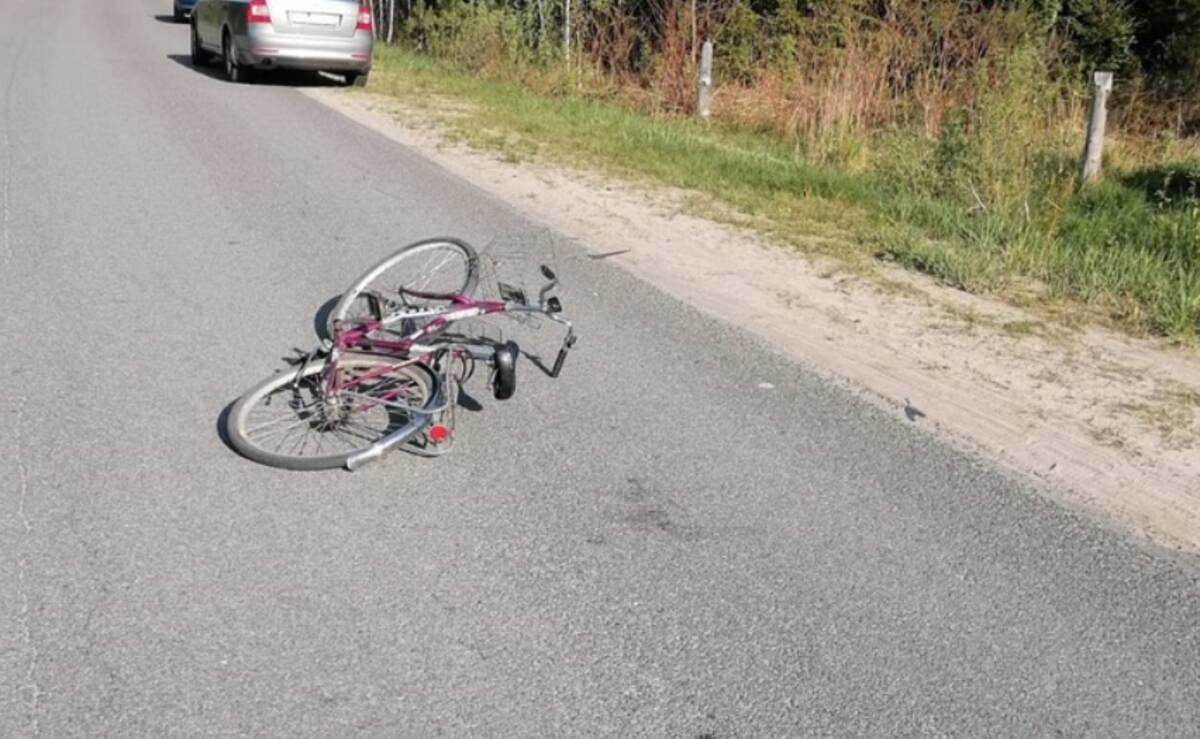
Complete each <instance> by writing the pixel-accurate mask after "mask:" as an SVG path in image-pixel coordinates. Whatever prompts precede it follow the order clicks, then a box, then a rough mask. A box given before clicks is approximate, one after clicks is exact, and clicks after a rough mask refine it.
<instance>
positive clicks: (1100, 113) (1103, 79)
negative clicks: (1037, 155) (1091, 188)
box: [1080, 72, 1113, 185]
mask: <svg viewBox="0 0 1200 739" xmlns="http://www.w3.org/2000/svg"><path fill="white" fill-rule="evenodd" d="M1112 86H1113V76H1112V72H1095V73H1093V74H1092V107H1091V115H1090V116H1089V117H1088V128H1087V143H1086V144H1085V146H1084V149H1083V174H1082V176H1081V177H1080V184H1081V185H1086V184H1087V183H1089V182H1091V181H1092V180H1094V179H1096V178H1097V177H1098V176H1099V175H1100V163H1101V160H1102V158H1103V155H1104V128H1105V126H1106V125H1107V124H1108V93H1110V92H1112Z"/></svg>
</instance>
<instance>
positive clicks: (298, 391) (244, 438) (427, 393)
mask: <svg viewBox="0 0 1200 739" xmlns="http://www.w3.org/2000/svg"><path fill="white" fill-rule="evenodd" d="M326 362H327V360H324V359H321V360H315V361H313V362H310V363H309V364H308V365H307V366H305V367H300V368H297V369H295V370H289V371H287V372H281V373H278V374H276V375H273V376H272V377H269V378H267V379H266V380H263V381H262V382H260V383H259V384H257V385H256V386H254V387H253V388H251V389H250V390H249V391H247V392H246V393H245V394H244V395H243V396H242V397H241V398H239V399H238V400H237V402H236V403H234V405H233V408H232V409H231V410H230V412H229V416H228V418H227V419H226V427H225V430H226V432H227V434H228V437H229V441H230V443H231V444H232V446H233V448H234V449H235V450H237V452H238V453H239V454H241V455H242V456H244V457H246V458H247V459H250V460H253V461H255V462H258V463H260V464H265V465H268V466H271V467H279V468H282V469H289V470H324V469H334V468H337V467H345V466H346V464H347V461H348V460H349V459H350V457H351V456H353V455H354V454H356V453H358V452H360V451H362V450H364V449H366V448H368V447H370V446H371V444H373V443H374V442H376V441H378V440H379V439H381V438H383V437H385V436H390V435H392V434H393V433H396V432H401V431H402V432H404V433H407V434H408V436H409V437H410V438H411V437H412V436H415V435H416V434H418V433H419V432H420V431H421V430H422V429H424V428H425V426H426V425H428V424H429V422H430V418H431V415H430V414H431V413H432V412H433V410H434V406H435V405H436V403H437V398H438V391H439V388H438V378H437V376H436V374H435V373H434V372H433V371H431V370H430V369H429V368H428V367H425V366H424V365H421V364H415V363H414V364H408V365H404V366H402V367H397V368H396V370H395V371H394V372H391V373H386V374H384V375H381V376H380V378H374V379H373V380H372V382H375V381H377V382H378V384H377V385H376V386H375V387H374V388H366V390H367V391H368V393H369V392H370V391H372V390H374V391H376V392H378V391H379V389H380V388H382V387H386V383H387V382H392V383H394V384H395V385H397V386H398V385H399V384H401V383H407V384H408V386H409V387H415V388H418V389H419V391H420V394H421V398H420V400H419V401H417V402H416V403H414V405H413V407H411V409H410V410H401V409H399V408H397V407H395V405H396V404H395V403H394V401H393V402H392V404H391V405H385V404H384V403H385V402H386V401H378V402H377V403H376V404H375V405H374V406H373V407H372V408H371V409H370V410H381V411H382V414H383V415H382V416H380V414H379V413H375V414H373V415H372V417H371V419H370V420H371V423H368V422H367V420H366V418H365V416H364V415H358V416H353V418H354V419H355V422H354V425H353V426H351V425H350V424H349V423H347V422H345V421H342V422H341V424H342V425H339V424H338V423H335V422H331V421H329V420H327V419H328V416H327V413H326V411H325V409H324V405H323V404H322V405H321V406H319V407H318V406H317V405H316V404H317V403H318V402H319V401H318V400H316V398H317V397H318V396H317V393H318V392H319V383H320V382H321V380H322V378H323V374H322V373H323V371H324V369H325V365H326ZM390 364H395V360H394V359H389V358H387V357H380V356H373V355H367V354H345V355H342V357H340V358H339V360H338V369H339V371H341V370H346V371H353V370H355V369H362V370H367V369H377V368H379V367H381V366H385V365H390ZM306 381H308V382H306ZM291 385H295V387H291V388H289V386H291ZM281 392H282V393H284V395H283V396H282V397H283V398H284V399H285V402H287V403H288V406H287V408H286V409H283V410H277V411H275V412H274V413H275V415H277V416H278V419H277V420H270V421H263V420H262V419H261V417H260V418H258V419H256V420H255V421H254V425H253V426H252V425H251V419H252V418H253V417H254V414H255V411H256V410H260V409H261V408H265V407H267V406H270V405H271V401H270V400H266V402H265V403H263V402H262V401H264V399H268V398H272V397H276V394H278V393H281ZM289 392H290V393H291V396H292V397H291V398H290V399H288V398H287V395H286V394H287V393H289ZM305 393H308V394H309V395H310V396H311V397H312V398H313V401H312V403H309V404H303V399H304V394H305ZM297 400H299V401H301V405H300V406H299V407H297V405H296V401H297ZM260 404H261V405H260ZM287 409H290V410H292V411H294V415H293V416H292V417H291V418H289V417H288V413H287ZM346 412H357V411H347V410H346V409H343V413H346ZM348 418H349V416H348ZM272 427H274V429H275V430H274V431H271V432H269V433H268V434H258V435H257V438H256V433H255V432H257V431H262V430H264V429H268V428H272ZM305 427H307V428H305ZM297 429H299V432H300V434H301V437H300V438H301V440H300V441H295V440H294V439H293V437H292V435H293V434H294V433H295V432H296V430H297ZM314 432H315V433H316V434H318V436H317V437H315V438H316V448H315V450H314V451H315V452H316V454H315V455H314V456H305V455H304V454H303V452H304V451H305V450H306V449H307V443H308V439H310V438H313V437H312V436H311V435H312V433H314ZM279 434H284V436H283V438H281V439H279V441H278V443H276V444H274V447H275V448H274V449H269V448H267V445H266V444H265V442H266V440H267V439H269V438H271V437H272V436H278V435H279ZM320 434H325V435H326V436H319V435H320ZM339 440H340V441H341V442H342V444H341V446H342V447H343V448H341V449H338V450H336V451H333V452H332V453H329V454H321V451H322V450H323V442H325V441H328V442H329V443H331V444H333V443H336V442H337V441H339ZM348 441H349V443H347V442H348ZM360 442H361V443H360ZM285 450H290V451H285Z"/></svg>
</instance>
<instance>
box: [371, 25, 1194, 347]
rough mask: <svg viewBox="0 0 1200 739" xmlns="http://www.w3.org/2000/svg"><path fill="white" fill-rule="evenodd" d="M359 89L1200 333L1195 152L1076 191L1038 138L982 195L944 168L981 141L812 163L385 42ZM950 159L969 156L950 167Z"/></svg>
mask: <svg viewBox="0 0 1200 739" xmlns="http://www.w3.org/2000/svg"><path fill="white" fill-rule="evenodd" d="M371 87H372V90H373V91H374V92H380V93H385V94H389V95H393V96H395V97H397V98H400V99H401V100H402V101H403V102H404V103H405V104H406V105H408V106H411V107H416V108H423V109H425V110H427V111H428V112H429V114H430V116H431V118H433V119H434V120H436V121H438V124H439V125H440V126H441V127H443V128H444V129H445V130H447V131H448V132H450V133H451V134H452V135H453V136H456V137H458V138H460V139H462V140H464V141H466V142H467V143H469V144H471V145H473V146H477V147H481V148H485V149H489V150H493V151H498V152H500V153H501V154H502V156H504V157H505V158H506V159H507V160H509V161H519V160H522V159H527V158H532V157H543V158H548V159H551V160H553V161H558V162H562V163H565V164H568V165H573V166H579V167H587V168H597V169H600V170H603V171H605V172H607V173H610V174H614V175H618V176H621V177H625V178H629V179H631V180H634V181H640V182H646V183H650V184H655V185H665V186H670V187H676V188H682V189H684V190H686V191H689V192H690V193H692V197H690V198H689V199H688V202H689V203H690V204H691V207H692V208H693V209H696V210H698V211H700V212H701V213H702V214H708V215H713V216H715V217H719V218H723V219H725V220H735V221H737V222H739V223H743V224H749V225H751V226H753V227H755V228H757V229H759V230H761V231H763V232H765V233H767V234H769V235H770V236H772V237H774V238H776V239H778V240H782V241H785V242H788V243H791V244H793V245H795V246H797V247H799V248H801V249H804V250H806V251H810V252H819V253H823V254H828V255H832V256H835V257H837V258H839V259H841V260H843V261H844V262H845V263H847V264H848V265H850V266H852V267H854V268H857V269H869V267H870V265H871V264H872V263H873V262H874V260H878V259H883V260H888V261H893V262H896V263H899V264H902V265H905V266H907V267H910V268H912V269H916V270H920V271H923V272H926V273H928V274H931V275H933V276H935V277H936V278H938V279H940V280H942V281H944V282H946V283H948V284H951V285H954V286H956V287H959V288H962V289H964V290H969V291H972V292H980V293H997V294H1001V295H1003V296H1005V297H1009V298H1011V299H1015V300H1018V301H1020V302H1023V303H1024V304H1026V305H1030V306H1034V307H1037V306H1044V307H1051V308H1053V310H1052V311H1051V313H1052V314H1053V315H1056V316H1063V315H1074V316H1079V315H1086V316H1087V317H1088V318H1089V319H1090V318H1092V317H1099V318H1100V319H1106V318H1107V319H1109V320H1112V321H1114V322H1115V323H1117V324H1119V325H1121V326H1123V327H1125V328H1127V329H1129V330H1131V331H1134V332H1149V333H1153V334H1158V335H1164V336H1170V337H1172V338H1174V339H1177V340H1179V341H1183V342H1191V341H1193V340H1194V339H1195V338H1196V336H1197V334H1198V333H1200V163H1197V162H1195V161H1186V160H1185V161H1180V162H1169V163H1157V164H1152V165H1151V166H1142V167H1140V168H1132V167H1130V168H1126V169H1122V168H1120V167H1119V166H1111V165H1110V171H1109V176H1108V178H1107V179H1106V180H1105V181H1104V182H1103V183H1101V184H1100V185H1097V186H1094V187H1091V188H1088V189H1087V190H1086V191H1085V192H1083V193H1082V194H1075V193H1074V190H1073V187H1072V186H1071V184H1072V183H1071V175H1070V174H1069V173H1070V172H1073V166H1074V164H1073V161H1072V159H1071V156H1072V155H1071V153H1070V152H1069V151H1063V150H1061V149H1053V148H1051V147H1047V151H1046V152H1044V155H1042V154H1039V157H1038V158H1037V159H1036V162H1037V167H1035V168H1033V169H1032V170H1029V171H1026V168H1022V170H1021V171H1020V172H1012V173H1010V176H1011V177H1012V178H1014V179H1017V178H1018V175H1019V178H1020V180H1021V182H1022V183H1025V184H1023V185H1022V187H1023V188H1024V189H1017V190H1014V191H1013V192H1014V193H1015V194H1009V195H1006V198H1005V202H1007V203H1008V204H1007V205H1004V204H1003V203H1002V202H1000V201H999V196H995V197H996V199H997V202H994V203H991V204H990V207H989V204H988V203H986V202H985V200H984V197H983V196H981V194H980V192H978V191H976V190H975V188H974V186H973V185H971V184H969V183H970V182H972V180H969V179H961V178H960V179H961V182H964V183H968V184H965V185H962V186H958V185H956V184H955V183H957V182H959V181H960V180H956V179H955V178H956V177H957V176H959V175H958V174H957V173H960V172H963V171H968V172H974V171H977V170H979V169H981V167H980V165H979V163H978V161H977V160H978V156H979V155H978V153H977V152H976V153H975V154H972V152H974V151H975V150H974V149H971V148H970V147H969V146H958V143H957V142H955V141H952V142H951V144H947V143H946V141H942V142H929V141H925V140H923V139H921V138H920V137H916V136H913V135H906V134H904V132H888V133H885V134H880V135H879V136H878V137H877V139H876V140H875V141H874V142H873V144H872V145H873V147H874V149H875V155H874V160H875V161H878V162H881V163H884V164H881V165H880V166H876V167H869V168H865V169H864V168H861V167H860V168H857V169H854V168H849V167H845V166H838V165H837V164H836V163H832V164H821V163H817V162H814V161H812V160H810V159H808V158H806V157H805V154H804V151H805V149H806V148H809V147H806V146H804V145H802V144H801V143H799V142H796V141H788V140H785V139H782V138H780V137H778V136H776V135H775V134H773V133H772V132H770V131H764V130H747V129H745V128H741V129H739V128H736V127H733V126H730V125H725V124H721V123H719V122H717V123H712V124H702V123H699V122H696V121H693V120H691V119H688V118H684V117H680V116H665V115H654V114H650V113H647V112H644V111H640V110H637V109H635V108H634V107H632V106H630V105H628V104H626V103H625V102H623V101H622V100H621V99H620V98H617V97H615V96H612V95H602V94H598V93H593V94H587V93H586V92H580V91H578V90H579V86H576V87H572V86H570V85H559V86H558V88H557V92H551V93H541V92H537V91H534V90H533V89H531V88H530V87H529V86H527V85H524V84H522V83H521V82H519V81H515V80H513V79H497V78H495V77H487V76H484V75H479V74H474V73H468V72H467V71H465V70H463V69H460V68H457V67H455V66H453V65H451V64H448V63H445V62H442V61H438V60H435V59H431V58H429V57H427V56H422V55H419V54H416V53H413V52H411V51H407V50H404V49H401V48H395V47H382V48H381V47H377V51H376V59H375V62H374V71H373V73H372V84H371ZM564 88H565V89H567V90H572V92H563V91H562V90H563V89H564ZM955 147H957V148H955ZM982 150H983V151H986V150H987V149H986V148H984V149H982ZM964 152H965V153H964ZM971 156H975V157H976V161H974V162H972V161H970V157H971ZM953 157H958V158H959V159H962V160H964V161H966V162H967V165H969V166H966V165H963V164H961V163H960V162H956V161H951V165H953V166H950V165H947V164H946V162H947V161H949V160H952V159H953ZM988 162H990V160H988ZM988 162H985V163H988ZM884 165H886V166H884ZM983 169H986V168H983ZM1064 172H1067V173H1068V174H1066V175H1064ZM1003 174H1004V173H1001V175H1003ZM1001 175H994V176H993V181H1002V176H1001ZM997 191H999V190H998V189H997V188H993V189H992V190H986V191H985V195H986V196H988V197H991V196H992V193H993V192H997Z"/></svg>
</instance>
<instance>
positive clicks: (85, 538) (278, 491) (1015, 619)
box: [0, 0, 1200, 737]
mask: <svg viewBox="0 0 1200 739" xmlns="http://www.w3.org/2000/svg"><path fill="white" fill-rule="evenodd" d="M168 12H169V4H168V3H166V2H165V0H160V1H159V2H153V3H151V2H148V1H147V0H110V1H108V2H94V1H92V0H86V1H85V0H58V1H56V2H46V1H45V0H4V2H3V3H2V4H0V94H2V95H3V98H2V105H3V108H2V112H0V147H2V148H0V167H3V171H2V172H0V188H2V190H3V192H2V197H3V214H2V216H0V218H2V219H3V220H2V228H3V234H2V236H0V238H2V243H0V336H2V337H3V342H2V345H0V377H2V378H3V385H2V386H0V421H2V422H0V451H2V452H3V463H2V464H0V527H2V528H0V535H2V540H0V655H3V658H2V660H0V736H5V737H17V736H36V735H41V736H53V737H68V736H81V737H101V736H111V737H128V736H155V737H165V736H176V735H178V736H214V735H221V736H235V735H249V736H287V737H296V736H325V737H335V736H352V735H365V736H371V735H373V736H418V737H423V736H431V735H441V734H444V735H457V736H464V735H479V736H568V735H573V736H620V737H628V736H654V737H668V736H669V737H701V736H712V737H735V736H805V735H877V736H898V735H924V734H935V733H936V734H953V735H964V736H984V735H989V736H999V735H1010V736H1029V735H1039V736H1049V735H1054V736H1117V737H1127V736H1155V735H1157V736H1174V737H1179V736H1185V735H1197V734H1198V733H1200V729H1198V728H1197V727H1200V585H1198V584H1197V580H1196V577H1195V574H1194V572H1195V571H1194V570H1190V569H1188V568H1187V567H1186V566H1184V565H1181V564H1179V563H1178V562H1176V561H1172V560H1169V559H1167V558H1164V557H1161V556H1159V555H1158V554H1156V553H1155V552H1153V551H1151V550H1148V549H1145V548H1142V547H1139V546H1135V545H1133V544H1131V543H1129V542H1128V541H1126V540H1125V539H1123V538H1122V537H1121V536H1120V535H1118V534H1115V533H1113V532H1111V531H1109V530H1107V529H1105V528H1103V527H1101V526H1099V525H1097V524H1095V523H1094V522H1091V521H1089V520H1087V519H1085V518H1081V517H1080V516H1078V515H1076V514H1073V513H1070V512H1068V511H1066V510H1064V509H1062V508H1060V507H1059V506H1057V505H1055V504H1053V503H1051V502H1048V501H1047V500H1046V499H1045V498H1044V497H1042V496H1040V495H1038V494H1037V493H1035V492H1034V491H1031V490H1028V489H1025V488H1023V487H1022V486H1021V485H1020V484H1018V483H1016V482H1013V481H1011V480H1010V479H1008V478H1006V477H1005V476H1004V475H1002V474H1000V473H999V472H997V471H996V470H993V469H991V468H989V467H988V466H987V465H985V464H983V463H981V462H979V461H977V460H973V459H971V458H969V457H967V456H964V455H962V454H959V453H957V452H955V451H953V450H952V449H950V448H948V447H946V446H944V445H941V444H939V443H938V442H936V441H935V440H934V439H933V438H932V437H930V436H928V435H925V434H922V433H920V432H918V431H917V430H915V429H914V428H913V427H912V426H911V425H905V423H904V422H903V421H900V420H896V419H893V418H891V417H888V416H886V415H885V414H883V413H880V412H878V411H876V410H874V409H873V408H872V407H870V406H868V405H867V404H865V403H863V402H861V401H859V400H856V399H855V398H854V397H853V396H852V395H851V394H849V393H847V392H845V391H844V390H841V389H839V388H837V387H833V386H831V385H829V384H827V383H825V382H823V381H821V380H819V379H817V378H815V377H812V376H810V375H808V374H806V373H805V372H803V371H802V370H800V369H799V368H797V367H795V366H793V365H791V364H789V363H788V362H786V361H784V360H783V359H781V358H779V357H777V356H776V355H774V354H772V353H771V351H770V350H769V349H768V348H767V347H764V346H762V345H761V344H759V343H757V342H756V341H754V340H752V339H751V338H749V337H748V336H746V335H745V334H742V333H740V332H738V331H736V330H733V329H730V328H727V327H723V326H721V325H718V324H716V323H714V322H712V321H710V320H707V319H705V318H704V317H702V316H700V315H699V314H697V313H696V312H694V311H692V310H690V309H688V308H687V307H685V306H684V305H681V304H679V303H677V302H674V301H672V300H670V299H668V298H666V297H664V296H663V295H662V294H660V293H658V292H656V291H655V290H654V289H652V288H651V287H649V286H647V285H644V284H641V283H639V282H637V281H635V280H634V279H633V278H631V277H630V276H628V275H626V274H624V273H622V272H620V271H618V270H617V269H615V268H612V267H611V266H610V265H607V264H606V263H604V262H603V261H590V260H568V265H569V266H568V268H564V272H566V274H565V275H564V277H565V279H566V281H567V282H568V284H569V285H570V286H571V289H570V290H568V291H567V292H566V293H565V294H564V302H565V303H566V305H567V308H568V310H569V311H570V312H571V313H573V314H574V315H575V316H576V317H577V318H579V324H580V334H581V336H582V338H581V340H580V344H579V346H578V349H577V351H576V352H575V354H574V355H573V356H572V359H571V363H570V364H569V365H568V367H567V371H566V372H565V373H564V376H563V378H562V379H561V380H560V381H558V382H551V381H549V380H539V379H537V378H536V377H535V376H534V373H532V372H529V371H526V372H525V373H524V375H523V376H522V378H521V387H520V390H519V392H518V395H517V397H516V399H514V400H513V401H510V402H509V403H505V404H498V403H495V402H485V403H484V406H485V407H484V409H483V411H481V412H476V413H464V414H463V415H464V416H465V418H464V420H463V422H462V428H461V429H460V431H461V435H462V439H461V441H460V442H459V447H458V449H457V450H456V452H455V454H454V455H453V456H452V457H450V458H445V459H441V460H436V461H429V460H420V459H415V458H411V457H407V456H393V457H391V458H389V459H387V460H385V461H384V462H382V463H380V464H377V465H374V466H370V467H368V468H366V469H364V470H363V471H361V472H359V473H355V474H348V473H341V472H333V473H321V474H295V473H284V472H281V471H277V470H273V469H269V468H265V467H261V466H257V465H255V464H252V463H249V462H247V461H245V460H243V459H241V458H239V457H237V456H236V455H234V454H233V453H232V452H230V451H229V449H228V448H226V446H225V445H224V444H223V443H222V441H221V439H220V437H219V435H218V433H217V420H218V416H219V414H220V413H221V411H222V409H223V408H225V407H226V405H227V404H228V403H229V402H230V401H231V400H232V399H234V398H235V397H236V396H237V395H238V394H240V393H241V392H242V391H243V390H245V389H246V388H248V387H249V386H250V385H251V384H253V383H254V382H256V381H257V380H259V379H260V378H261V377H263V376H265V375H267V374H269V373H270V372H271V371H272V370H273V369H274V368H276V367H278V366H280V362H279V357H280V356H281V355H283V354H284V353H286V351H287V350H288V349H289V348H290V347H292V346H304V347H307V346H311V345H312V343H313V317H314V313H315V312H316V311H317V310H318V308H319V307H320V306H321V305H322V304H323V303H325V301H326V300H327V299H328V298H329V297H331V296H333V295H335V294H337V292H338V291H339V290H340V289H342V288H343V287H344V286H345V285H346V284H348V282H349V281H350V280H351V279H352V278H353V277H354V276H355V275H356V274H357V273H358V272H359V271H361V270H362V269H363V268H364V267H365V266H366V265H368V264H370V263H371V262H372V261H374V260H375V259H377V258H378V257H379V256H380V255H382V254H384V253H386V252H387V251H388V250H389V249H390V248H393V247H395V246H396V245H398V244H400V243H403V242H405V241H407V240H412V239H414V238H417V237H420V236H426V235H433V234H443V233H445V234H457V235H461V236H463V237H465V238H466V239H468V240H471V241H474V242H478V243H486V242H488V241H489V240H491V238H492V237H493V236H495V235H497V234H501V235H503V234H517V233H523V232H530V231H532V230H534V229H535V226H534V224H531V223H529V222H528V221H526V220H525V219H524V218H523V216H522V215H521V214H519V213H517V212H514V211H513V210H511V209H509V208H507V207H505V206H502V205H500V204H498V203H496V202H494V201H492V200H489V199H488V198H487V197H484V196H483V195H481V194H480V193H479V192H478V191H476V190H475V189H473V188H472V186H471V183H470V182H466V181H463V180H461V179H456V178H454V177H451V176H449V175H447V173H445V172H444V171H441V170H440V169H438V168H437V167H436V166H433V165H432V164H430V163H429V162H427V161H426V160H424V159H422V157H421V155H420V153H419V152H416V151H409V150H406V149H404V148H402V147H399V146H397V145H394V144H392V143H389V142H387V141H385V140H384V139H383V138H381V137H380V136H378V135H377V134H375V133H372V132H371V131H369V130H366V129H364V128H361V127H359V126H357V125H355V124H353V123H351V122H349V121H347V120H345V119H343V118H341V117H340V116H339V115H337V114H336V113H334V112H332V111H331V110H329V109H326V108H324V107H322V106H321V105H319V104H317V103H316V102H314V101H312V100H310V99H308V98H306V97H304V96H303V95H301V94H299V93H298V92H296V91H295V90H294V89H292V88H291V87H290V86H287V85H279V84H277V85H269V86H255V87H244V86H233V85H229V84H226V83H225V82H223V81H222V80H220V79H218V78H216V77H215V76H213V75H208V74H204V73H201V72H197V71H196V70H193V69H192V68H190V67H189V66H187V65H186V64H185V63H184V62H185V58H184V55H185V54H186V51H187V31H186V29H185V28H184V27H180V26H174V25H171V24H169V23H166V22H164V21H163V20H162V19H160V18H156V14H166V13H168ZM214 72H215V70H214ZM586 248H587V244H586V243H584V244H582V245H580V247H579V249H580V250H586ZM575 256H578V254H575ZM526 369H528V368H526ZM764 384H769V385H770V386H769V387H764V386H763V385H764ZM479 395H482V393H479Z"/></svg>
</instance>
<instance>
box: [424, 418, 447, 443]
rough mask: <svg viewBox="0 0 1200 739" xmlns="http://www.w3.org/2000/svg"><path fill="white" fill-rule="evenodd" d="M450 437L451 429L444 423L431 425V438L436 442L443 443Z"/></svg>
mask: <svg viewBox="0 0 1200 739" xmlns="http://www.w3.org/2000/svg"><path fill="white" fill-rule="evenodd" d="M449 437H450V429H448V428H446V427H445V426H443V425H442V424H440V423H438V424H434V425H433V426H430V427H429V440H430V441H432V442H433V443H434V444H441V443H442V442H443V441H445V440H446V439H448V438H449Z"/></svg>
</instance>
